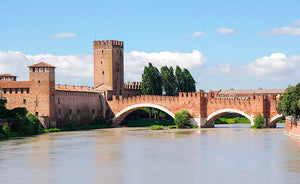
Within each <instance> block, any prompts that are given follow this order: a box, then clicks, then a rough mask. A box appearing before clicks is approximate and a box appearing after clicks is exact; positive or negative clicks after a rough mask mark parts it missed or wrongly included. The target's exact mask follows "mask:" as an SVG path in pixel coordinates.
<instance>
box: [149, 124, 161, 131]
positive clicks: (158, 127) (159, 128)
mask: <svg viewBox="0 0 300 184" xmlns="http://www.w3.org/2000/svg"><path fill="white" fill-rule="evenodd" d="M163 129H164V126H162V125H152V126H151V127H150V130H163Z"/></svg>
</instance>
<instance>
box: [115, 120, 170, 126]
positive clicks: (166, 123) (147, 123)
mask: <svg viewBox="0 0 300 184" xmlns="http://www.w3.org/2000/svg"><path fill="white" fill-rule="evenodd" d="M152 125H162V126H169V125H175V124H174V121H173V120H127V121H124V122H122V123H120V126H121V127H122V126H125V127H150V126H152Z"/></svg>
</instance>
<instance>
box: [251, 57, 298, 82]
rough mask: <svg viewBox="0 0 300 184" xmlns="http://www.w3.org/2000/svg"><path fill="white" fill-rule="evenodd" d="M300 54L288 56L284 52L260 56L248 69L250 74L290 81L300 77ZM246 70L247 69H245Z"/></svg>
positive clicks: (274, 79)
mask: <svg viewBox="0 0 300 184" xmlns="http://www.w3.org/2000/svg"><path fill="white" fill-rule="evenodd" d="M299 68H300V56H295V55H294V56H291V57H287V56H286V55H285V54H283V53H273V54H271V55H270V56H264V57H262V58H258V59H256V60H255V61H253V62H252V63H250V64H249V65H248V66H247V68H245V69H246V70H248V72H249V74H250V75H253V76H255V77H258V78H261V79H268V80H270V81H290V80H295V79H296V80H299V79H300V72H299ZM245 72H246V71H245Z"/></svg>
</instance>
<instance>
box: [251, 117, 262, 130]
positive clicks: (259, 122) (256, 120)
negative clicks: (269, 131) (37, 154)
mask: <svg viewBox="0 0 300 184" xmlns="http://www.w3.org/2000/svg"><path fill="white" fill-rule="evenodd" d="M264 123H265V119H264V116H263V115H262V114H260V113H258V114H257V115H256V116H255V118H254V125H252V126H251V128H263V127H264Z"/></svg>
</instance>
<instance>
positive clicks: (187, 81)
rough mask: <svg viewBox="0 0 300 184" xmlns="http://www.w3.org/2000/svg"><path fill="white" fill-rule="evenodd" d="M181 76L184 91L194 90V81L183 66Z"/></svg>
mask: <svg viewBox="0 0 300 184" xmlns="http://www.w3.org/2000/svg"><path fill="white" fill-rule="evenodd" d="M183 76H184V85H183V86H184V92H196V85H195V84H196V82H195V80H194V78H193V76H192V75H191V73H190V72H189V71H188V70H187V69H186V68H184V69H183Z"/></svg>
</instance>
